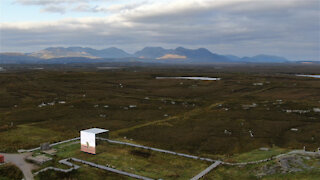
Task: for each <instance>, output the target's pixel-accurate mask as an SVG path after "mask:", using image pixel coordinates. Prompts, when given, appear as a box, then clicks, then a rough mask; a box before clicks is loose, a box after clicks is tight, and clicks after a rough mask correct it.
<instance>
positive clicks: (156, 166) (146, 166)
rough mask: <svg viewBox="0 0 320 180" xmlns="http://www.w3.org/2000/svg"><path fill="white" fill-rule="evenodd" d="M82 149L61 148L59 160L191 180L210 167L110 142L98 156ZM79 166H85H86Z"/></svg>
mask: <svg viewBox="0 0 320 180" xmlns="http://www.w3.org/2000/svg"><path fill="white" fill-rule="evenodd" d="M79 147H80V144H79V143H76V144H74V143H70V144H67V145H61V146H59V147H57V148H56V149H57V151H58V153H57V155H56V157H55V158H56V160H59V159H64V158H69V157H74V158H78V159H82V160H86V161H90V162H94V163H97V164H100V165H107V166H110V167H113V168H116V169H118V170H122V171H125V172H130V173H134V174H138V175H141V176H146V177H151V178H155V179H157V178H162V179H190V178H192V177H193V176H194V175H196V174H198V173H199V172H201V171H202V170H204V169H206V168H207V167H208V166H209V165H210V163H208V162H206V161H200V160H193V159H189V158H184V157H179V156H175V155H168V154H163V153H159V152H154V151H149V150H143V149H138V148H133V147H128V146H123V145H117V144H109V143H107V142H103V143H101V144H99V146H97V151H98V153H97V154H96V155H91V154H88V153H84V152H81V151H79ZM50 165H52V166H55V167H59V165H57V163H54V164H52V163H51V164H50ZM79 165H80V166H83V165H82V164H79ZM60 166H61V165H60ZM64 168H66V167H64ZM80 169H82V168H80Z"/></svg>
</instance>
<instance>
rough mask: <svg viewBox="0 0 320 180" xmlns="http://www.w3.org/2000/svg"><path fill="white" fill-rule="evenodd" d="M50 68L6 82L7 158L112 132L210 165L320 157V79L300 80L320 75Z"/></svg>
mask: <svg viewBox="0 0 320 180" xmlns="http://www.w3.org/2000/svg"><path fill="white" fill-rule="evenodd" d="M47 68H48V69H47V70H46V69H45V70H25V69H23V68H21V67H12V68H11V69H10V68H7V69H10V70H9V71H7V72H5V73H0V151H1V152H15V151H17V150H18V149H27V148H33V147H37V146H39V144H40V143H43V142H56V141H61V140H65V139H68V138H73V137H77V136H79V131H80V130H82V129H86V128H91V127H100V128H105V129H109V130H110V131H111V138H114V139H124V137H125V138H126V139H132V141H134V142H136V143H140V144H144V145H149V146H153V147H159V148H163V149H168V150H174V151H179V152H185V153H189V154H194V155H202V156H205V157H212V158H216V157H221V156H223V157H228V156H230V155H233V154H239V153H243V152H248V151H251V150H254V149H257V148H260V147H280V148H285V149H302V148H303V146H305V147H306V149H307V150H316V148H318V147H320V113H319V112H315V111H313V108H320V79H314V78H306V77H296V76H295V74H297V73H301V74H302V73H303V74H317V73H318V74H319V73H320V66H305V67H301V66H288V67H287V66H249V67H244V66H240V67H227V66H226V67H183V68H176V67H173V66H171V67H167V68H163V67H158V68H143V67H129V68H124V69H120V70H105V71H97V70H96V69H95V68H92V67H91V68H82V67H80V68H75V67H72V68H71V67H70V68H68V67H64V68H61V67H59V68H55V67H47ZM157 76H206V77H219V78H222V79H221V80H220V81H198V80H173V79H165V80H157V79H155V77H157ZM254 83H263V85H261V84H260V85H257V84H256V85H254ZM62 101H65V103H63V102H62ZM52 102H54V105H46V106H43V107H39V105H41V104H42V103H46V104H47V103H52ZM254 104H255V105H254ZM130 105H135V106H136V107H129V106H130ZM248 105H252V106H248ZM286 110H306V111H307V112H306V113H299V112H291V113H288V112H286ZM309 111H310V112H309ZM291 128H296V129H298V130H297V131H293V130H291ZM249 131H250V132H251V133H252V135H253V137H252V136H251V135H250V132H249Z"/></svg>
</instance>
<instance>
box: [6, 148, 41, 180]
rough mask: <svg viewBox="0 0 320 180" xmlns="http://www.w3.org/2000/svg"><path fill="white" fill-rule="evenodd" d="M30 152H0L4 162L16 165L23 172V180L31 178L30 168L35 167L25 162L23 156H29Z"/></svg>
mask: <svg viewBox="0 0 320 180" xmlns="http://www.w3.org/2000/svg"><path fill="white" fill-rule="evenodd" d="M31 154H32V153H23V154H6V153H0V155H3V156H4V158H5V162H8V163H12V164H14V165H16V166H17V167H18V168H19V169H20V170H21V171H22V173H23V175H24V178H25V180H33V175H32V172H31V171H32V170H33V169H35V168H36V166H35V165H33V164H31V163H27V162H26V161H25V158H26V157H27V156H30V155H31Z"/></svg>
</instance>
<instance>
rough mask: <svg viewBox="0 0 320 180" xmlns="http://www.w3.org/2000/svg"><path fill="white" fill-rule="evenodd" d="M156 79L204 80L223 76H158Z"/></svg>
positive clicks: (216, 79) (217, 79) (213, 79)
mask: <svg viewBox="0 0 320 180" xmlns="http://www.w3.org/2000/svg"><path fill="white" fill-rule="evenodd" d="M156 79H189V80H203V81H219V80H221V78H211V77H156Z"/></svg>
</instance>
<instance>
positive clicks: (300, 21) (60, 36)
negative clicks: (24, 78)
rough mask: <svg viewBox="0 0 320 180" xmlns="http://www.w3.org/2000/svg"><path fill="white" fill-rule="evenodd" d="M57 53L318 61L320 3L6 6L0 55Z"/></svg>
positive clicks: (109, 1) (113, 0)
mask: <svg viewBox="0 0 320 180" xmlns="http://www.w3.org/2000/svg"><path fill="white" fill-rule="evenodd" d="M57 46H59V47H69V46H82V47H92V48H96V49H103V48H108V47H118V48H121V49H123V50H125V51H127V52H129V53H133V52H135V51H137V50H140V49H142V48H143V47H146V46H162V47H164V48H176V47H178V46H183V47H185V48H191V49H194V48H201V47H204V48H207V49H209V50H210V51H212V52H214V53H218V54H233V55H237V56H240V57H243V56H254V55H257V54H270V55H277V56H283V57H286V58H288V59H291V60H320V0H0V52H34V51H38V50H41V49H44V48H47V47H57Z"/></svg>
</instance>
